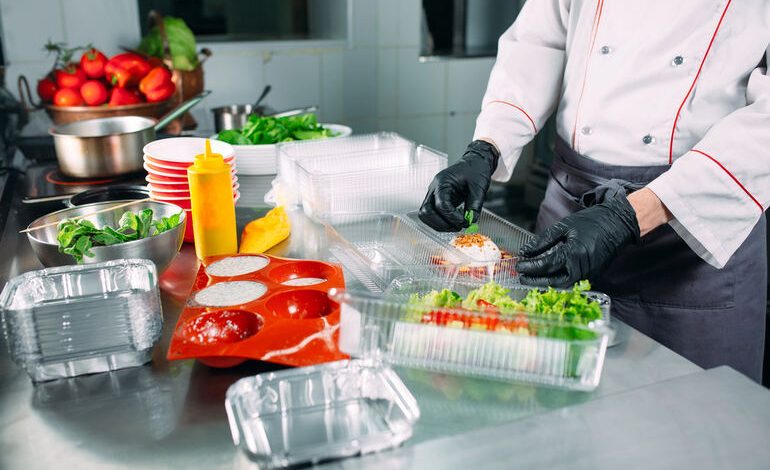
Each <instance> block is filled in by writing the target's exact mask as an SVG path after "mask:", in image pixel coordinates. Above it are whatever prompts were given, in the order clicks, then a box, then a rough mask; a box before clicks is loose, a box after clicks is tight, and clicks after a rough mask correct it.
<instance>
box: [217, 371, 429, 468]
mask: <svg viewBox="0 0 770 470" xmlns="http://www.w3.org/2000/svg"><path fill="white" fill-rule="evenodd" d="M225 408H226V409H227V416H228V420H229V422H230V430H231V431H232V435H233V442H234V443H235V445H236V446H238V447H240V448H241V449H243V451H244V452H245V453H246V454H247V455H248V456H249V457H250V458H251V459H252V460H255V461H256V462H258V463H259V464H260V467H262V466H266V467H269V468H275V467H286V466H290V465H297V464H307V463H317V462H319V461H323V460H328V459H335V458H344V457H350V456H354V455H359V454H367V453H371V452H377V451H381V450H384V449H389V448H391V447H395V446H398V445H399V444H401V443H402V442H404V441H405V440H407V439H408V438H409V437H410V436H411V435H412V428H413V426H414V424H415V422H416V421H417V419H418V418H419V414H420V412H419V408H418V407H417V402H416V400H415V398H414V397H413V396H412V394H411V393H410V392H409V390H408V389H407V388H406V386H405V385H404V383H403V382H402V381H401V379H400V378H399V377H398V375H396V373H395V372H393V370H391V369H389V368H387V367H384V366H381V365H376V364H372V363H368V362H365V361H360V360H352V361H338V362H332V363H327V364H323V365H319V366H313V367H302V368H297V369H290V370H284V371H280V372H270V373H264V374H260V375H257V376H254V377H247V378H244V379H241V380H239V381H238V382H236V383H235V384H233V385H232V386H231V387H230V388H229V389H228V390H227V396H226V400H225Z"/></svg>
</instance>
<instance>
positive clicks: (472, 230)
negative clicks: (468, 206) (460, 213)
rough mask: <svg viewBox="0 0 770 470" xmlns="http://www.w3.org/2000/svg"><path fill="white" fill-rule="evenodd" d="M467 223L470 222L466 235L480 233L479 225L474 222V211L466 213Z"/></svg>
mask: <svg viewBox="0 0 770 470" xmlns="http://www.w3.org/2000/svg"><path fill="white" fill-rule="evenodd" d="M465 221H466V222H468V228H466V229H465V233H468V234H470V233H476V232H478V231H479V224H476V223H474V222H473V211H465Z"/></svg>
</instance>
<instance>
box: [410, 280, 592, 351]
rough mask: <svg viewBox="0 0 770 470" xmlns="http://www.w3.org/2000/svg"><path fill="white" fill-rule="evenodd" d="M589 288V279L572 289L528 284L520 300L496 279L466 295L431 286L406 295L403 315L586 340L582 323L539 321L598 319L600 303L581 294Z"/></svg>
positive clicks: (446, 323)
mask: <svg viewBox="0 0 770 470" xmlns="http://www.w3.org/2000/svg"><path fill="white" fill-rule="evenodd" d="M590 288H591V285H590V283H589V282H588V281H580V282H578V283H576V284H575V285H574V286H573V288H572V289H571V290H555V289H553V288H548V289H546V290H539V289H532V290H530V291H529V292H528V293H527V295H526V297H524V298H523V299H521V300H514V299H513V298H511V296H510V293H509V290H508V289H506V288H505V287H502V286H500V285H499V284H497V283H495V282H489V283H487V284H484V285H483V286H481V287H479V288H477V289H474V290H472V291H470V292H469V293H468V295H467V296H465V298H463V297H462V296H460V295H459V294H457V293H456V292H453V291H451V290H449V289H443V290H441V291H437V290H433V291H431V292H428V293H425V294H422V295H421V294H418V293H415V294H413V295H412V296H411V297H410V298H409V302H408V308H407V318H406V319H407V321H417V322H420V323H429V324H435V325H439V326H449V327H456V328H470V329H480V330H487V331H508V332H515V333H517V334H525V335H538V336H540V335H544V336H548V337H552V338H558V339H589V338H588V336H591V332H588V331H585V330H583V329H580V328H569V327H553V326H550V327H549V326H544V325H543V324H541V323H540V322H539V320H546V321H555V322H558V323H562V324H566V325H574V326H579V327H580V326H586V325H589V324H590V323H591V322H594V321H597V320H601V319H602V310H601V306H600V305H599V303H598V302H597V301H595V300H591V299H590V298H589V297H587V296H586V295H585V292H586V291H588V290H589V289H590ZM442 309H447V310H442ZM463 310H465V311H467V312H466V313H463ZM471 312H477V313H482V314H486V315H474V314H473V313H471ZM532 322H535V324H531V323H532Z"/></svg>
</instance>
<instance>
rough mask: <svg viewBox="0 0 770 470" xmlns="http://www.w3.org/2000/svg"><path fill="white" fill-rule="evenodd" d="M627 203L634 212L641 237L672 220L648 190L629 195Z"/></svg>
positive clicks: (669, 213)
mask: <svg viewBox="0 0 770 470" xmlns="http://www.w3.org/2000/svg"><path fill="white" fill-rule="evenodd" d="M628 202H630V203H631V207H633V208H634V211H635V212H636V220H637V222H638V223H639V231H640V232H641V236H645V235H646V234H648V233H650V232H652V231H653V230H655V229H656V228H658V227H660V226H661V225H663V224H665V223H668V221H670V220H671V219H672V218H673V216H672V215H671V212H669V211H668V209H667V208H666V206H665V205H664V204H663V202H662V201H661V200H660V199H659V198H658V196H656V195H655V193H654V192H652V191H651V190H650V189H648V188H643V189H640V190H639V191H636V192H634V193H632V194H630V195H629V196H628Z"/></svg>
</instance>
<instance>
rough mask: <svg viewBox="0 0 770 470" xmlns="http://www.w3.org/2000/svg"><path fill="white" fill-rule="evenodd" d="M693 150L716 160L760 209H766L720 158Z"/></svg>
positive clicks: (713, 160)
mask: <svg viewBox="0 0 770 470" xmlns="http://www.w3.org/2000/svg"><path fill="white" fill-rule="evenodd" d="M692 151H693V152H695V153H699V154H701V155H703V156H704V157H706V158H708V159H709V160H711V161H712V162H714V163H716V164H717V165H719V168H721V169H722V170H723V171H724V172H725V173H727V174H728V175H730V178H732V179H733V181H735V184H737V185H738V186H740V188H741V189H742V190H743V192H744V193H746V194H747V195H748V196H749V197H750V198H751V200H752V201H754V204H756V205H757V206H759V210H760V211H761V212H764V211H765V209H764V207H762V204H760V203H759V201H757V198H755V197H754V196H753V195H752V194H751V193H750V192H749V190H748V189H746V187H745V186H744V185H742V184H741V182H740V181H738V178H736V177H735V175H733V174H732V173H730V170H728V169H727V168H725V166H724V165H722V164H721V163H719V160H717V159H716V158H714V157H712V156H711V155H709V154H707V153H706V152H701V151H700V150H696V149H692Z"/></svg>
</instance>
